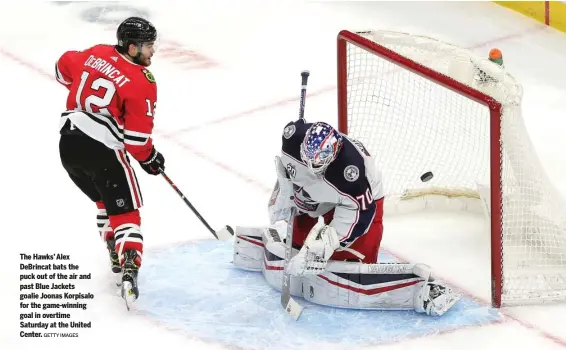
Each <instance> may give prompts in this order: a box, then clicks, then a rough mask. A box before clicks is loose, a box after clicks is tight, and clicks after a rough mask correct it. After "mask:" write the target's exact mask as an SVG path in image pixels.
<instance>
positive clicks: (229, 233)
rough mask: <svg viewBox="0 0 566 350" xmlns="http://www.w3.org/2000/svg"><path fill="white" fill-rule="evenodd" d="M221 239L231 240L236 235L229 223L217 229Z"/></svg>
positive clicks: (217, 235)
mask: <svg viewBox="0 0 566 350" xmlns="http://www.w3.org/2000/svg"><path fill="white" fill-rule="evenodd" d="M215 233H216V237H218V240H219V241H229V240H231V239H232V238H233V237H234V229H233V228H232V227H230V226H228V225H226V226H224V227H223V228H221V229H220V230H218V231H215Z"/></svg>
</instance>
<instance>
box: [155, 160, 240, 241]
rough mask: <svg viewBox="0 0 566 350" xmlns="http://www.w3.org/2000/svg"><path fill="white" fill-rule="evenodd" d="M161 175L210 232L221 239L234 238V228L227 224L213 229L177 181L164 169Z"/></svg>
mask: <svg viewBox="0 0 566 350" xmlns="http://www.w3.org/2000/svg"><path fill="white" fill-rule="evenodd" d="M160 173H161V175H163V178H164V179H165V180H167V182H168V183H169V185H171V187H173V189H174V190H175V191H176V192H177V194H179V196H180V197H181V199H182V200H183V201H184V202H185V204H186V205H188V206H189V208H191V210H192V211H193V213H195V215H196V216H197V218H199V220H200V221H201V222H202V223H203V225H204V226H206V228H207V229H208V230H209V231H210V233H212V235H213V236H214V237H215V238H216V239H218V240H220V241H227V240H230V239H232V237H233V236H234V229H232V228H231V227H230V226H228V225H226V226H224V227H223V228H221V229H220V230H218V231H214V230H213V229H212V227H210V225H209V224H208V222H206V220H205V219H204V218H203V217H202V216H201V215H200V214H199V212H198V211H197V210H196V209H195V207H193V205H192V204H191V202H189V200H188V199H187V198H186V197H185V195H184V194H183V193H182V192H181V191H180V190H179V188H178V187H177V185H175V183H174V182H173V181H171V179H170V178H169V176H167V175H166V174H165V172H164V171H163V170H160Z"/></svg>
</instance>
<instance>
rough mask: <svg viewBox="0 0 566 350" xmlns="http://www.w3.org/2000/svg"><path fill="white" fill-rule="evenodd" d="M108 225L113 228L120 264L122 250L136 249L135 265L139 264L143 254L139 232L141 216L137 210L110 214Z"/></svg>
mask: <svg viewBox="0 0 566 350" xmlns="http://www.w3.org/2000/svg"><path fill="white" fill-rule="evenodd" d="M109 218H110V225H111V226H112V228H113V229H114V238H115V239H116V253H118V257H119V258H120V264H123V263H124V252H125V251H126V250H132V249H133V250H136V251H137V253H138V258H139V259H137V261H136V265H138V267H140V266H141V257H142V254H143V236H142V233H141V229H140V225H141V217H140V213H139V211H138V210H134V211H131V212H128V213H124V214H118V215H110V216H109Z"/></svg>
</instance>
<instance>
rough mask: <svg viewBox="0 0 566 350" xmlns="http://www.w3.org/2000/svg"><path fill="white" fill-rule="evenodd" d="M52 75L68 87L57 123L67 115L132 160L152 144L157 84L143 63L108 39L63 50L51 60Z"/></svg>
mask: <svg viewBox="0 0 566 350" xmlns="http://www.w3.org/2000/svg"><path fill="white" fill-rule="evenodd" d="M55 74H56V78H57V81H58V82H59V83H61V84H62V85H64V86H65V87H67V89H69V96H68V98H67V110H66V112H64V113H63V114H62V118H61V123H60V126H61V127H63V125H64V124H65V122H66V121H67V120H70V121H71V123H72V125H73V127H77V128H78V129H80V130H81V131H82V132H83V133H85V134H86V135H88V136H90V137H92V138H93V139H95V140H97V141H100V142H102V143H104V144H105V145H106V146H107V147H109V148H111V149H124V148H125V149H126V150H127V151H128V152H129V153H130V154H131V155H132V156H133V157H134V158H135V159H137V160H138V161H145V160H147V158H149V156H150V154H151V150H152V146H153V144H152V138H151V133H152V130H153V114H154V112H155V106H156V103H157V86H156V83H155V79H154V77H153V75H152V74H151V72H150V71H149V70H147V68H146V67H144V66H141V65H139V64H135V63H133V62H131V61H129V60H127V59H126V58H125V57H123V56H122V55H121V54H120V53H118V51H116V49H115V48H114V46H112V45H96V46H93V47H91V48H89V49H87V50H84V51H67V52H65V53H64V54H63V55H62V56H61V57H60V58H59V60H58V61H57V63H56V64H55Z"/></svg>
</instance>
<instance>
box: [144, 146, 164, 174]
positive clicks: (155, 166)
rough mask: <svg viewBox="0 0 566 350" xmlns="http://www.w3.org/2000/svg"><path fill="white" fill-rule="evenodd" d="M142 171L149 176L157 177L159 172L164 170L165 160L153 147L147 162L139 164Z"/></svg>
mask: <svg viewBox="0 0 566 350" xmlns="http://www.w3.org/2000/svg"><path fill="white" fill-rule="evenodd" d="M140 165H141V167H142V169H143V170H144V171H145V172H146V173H148V174H150V175H159V174H160V172H161V170H165V158H163V155H162V154H161V153H159V152H157V150H156V149H155V147H153V149H152V150H151V154H150V155H149V158H147V160H145V161H143V162H140Z"/></svg>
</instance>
